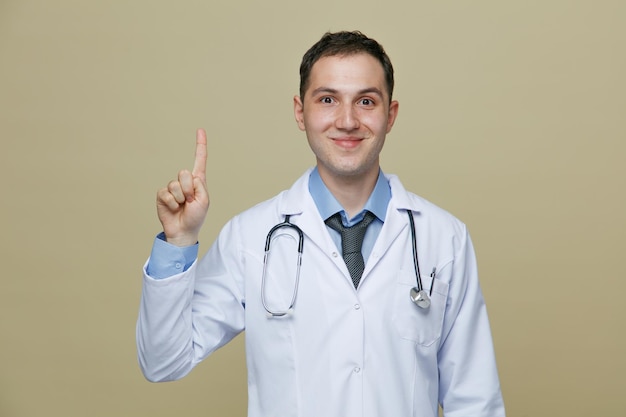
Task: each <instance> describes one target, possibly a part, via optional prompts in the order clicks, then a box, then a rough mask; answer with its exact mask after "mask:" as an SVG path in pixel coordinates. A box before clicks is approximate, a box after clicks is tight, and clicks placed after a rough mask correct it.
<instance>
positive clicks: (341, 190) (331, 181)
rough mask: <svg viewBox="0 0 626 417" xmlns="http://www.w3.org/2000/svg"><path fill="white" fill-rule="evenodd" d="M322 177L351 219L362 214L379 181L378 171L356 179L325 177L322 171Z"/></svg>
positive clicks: (334, 176)
mask: <svg viewBox="0 0 626 417" xmlns="http://www.w3.org/2000/svg"><path fill="white" fill-rule="evenodd" d="M320 177H321V178H322V181H324V184H326V187H328V190H329V191H330V192H331V193H332V195H333V196H334V197H335V198H336V199H337V201H338V202H339V204H341V206H342V207H343V208H344V210H345V211H346V213H347V215H348V217H349V218H352V217H354V216H355V215H356V214H358V213H360V212H361V211H362V210H363V207H364V206H365V203H367V200H368V198H369V197H370V195H371V194H372V191H374V187H375V186H376V181H377V180H378V170H373V171H372V172H369V173H366V174H365V175H358V176H354V177H350V176H346V177H339V176H336V175H325V173H324V172H323V171H322V170H320Z"/></svg>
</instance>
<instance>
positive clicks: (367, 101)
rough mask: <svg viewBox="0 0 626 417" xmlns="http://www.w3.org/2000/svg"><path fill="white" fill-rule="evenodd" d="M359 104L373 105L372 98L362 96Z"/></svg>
mask: <svg viewBox="0 0 626 417" xmlns="http://www.w3.org/2000/svg"><path fill="white" fill-rule="evenodd" d="M361 104H362V105H363V106H373V105H374V100H372V99H370V98H362V99H361Z"/></svg>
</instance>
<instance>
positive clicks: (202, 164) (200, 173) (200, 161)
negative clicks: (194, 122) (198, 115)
mask: <svg viewBox="0 0 626 417" xmlns="http://www.w3.org/2000/svg"><path fill="white" fill-rule="evenodd" d="M206 161H207V147H206V132H205V131H204V129H198V130H197V132H196V159H195V161H194V164H193V171H192V172H191V173H192V174H193V176H194V177H200V178H201V179H202V180H203V181H204V180H205V179H206Z"/></svg>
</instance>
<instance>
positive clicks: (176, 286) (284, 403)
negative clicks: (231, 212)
mask: <svg viewBox="0 0 626 417" xmlns="http://www.w3.org/2000/svg"><path fill="white" fill-rule="evenodd" d="M308 178H309V172H306V173H305V174H304V175H303V176H302V177H301V178H300V179H299V180H298V181H297V182H296V183H295V184H294V185H293V187H292V188H291V189H289V190H287V191H284V192H282V193H280V194H279V195H278V196H276V197H274V198H273V199H271V200H268V201H266V202H263V203H261V204H259V205H257V206H255V207H253V208H251V209H250V210H247V211H245V212H244V213H242V214H240V215H238V216H236V217H234V218H233V219H232V220H231V221H229V222H228V223H227V224H226V225H225V226H224V228H223V230H222V231H221V233H220V235H219V237H218V238H217V240H216V242H215V243H214V244H213V246H212V247H211V248H210V250H209V251H208V252H207V254H206V256H204V257H203V258H202V259H201V260H200V261H197V262H195V263H194V264H193V265H192V266H191V268H189V270H187V271H186V272H184V273H182V274H178V275H175V276H172V277H169V278H166V279H161V280H155V279H152V278H151V277H149V276H148V275H146V273H145V268H144V281H143V291H142V299H141V306H140V312H139V318H138V322H137V346H138V353H139V362H140V366H141V368H142V371H143V372H144V375H145V376H146V378H147V379H149V380H151V381H167V380H174V379H179V378H181V377H183V376H184V375H186V374H187V373H188V372H189V371H190V370H191V369H192V368H193V367H194V366H195V365H196V364H197V363H199V362H200V361H201V360H203V359H204V358H206V357H207V356H208V355H209V354H210V353H211V352H213V351H215V350H216V349H217V348H219V347H221V346H223V345H224V344H226V343H227V342H228V341H230V340H231V339H232V338H233V337H235V336H236V335H237V334H239V333H240V332H242V331H244V330H245V344H246V360H247V367H248V416H250V417H278V416H281V417H282V416H294V417H295V416H298V417H404V416H420V417H436V416H437V415H438V414H437V413H438V411H437V409H438V403H439V402H440V403H441V404H442V405H443V408H444V413H445V415H446V416H447V417H455V416H456V417H472V416H474V417H500V416H504V406H503V402H502V396H501V392H500V386H499V381H498V375H497V370H496V364H495V359H494V352H493V346H492V339H491V333H490V328H489V323H488V318H487V311H486V309H485V304H484V301H483V297H482V293H481V289H480V286H479V282H478V276H477V270H476V262H475V256H474V251H473V248H472V244H471V241H470V238H469V235H468V233H467V230H466V227H465V225H464V224H462V223H461V222H460V221H458V220H457V219H456V218H454V217H453V216H451V215H450V214H449V213H447V212H446V211H444V210H442V209H440V208H438V207H436V206H435V205H433V204H431V203H429V202H427V201H426V200H424V199H422V198H420V197H418V196H416V195H414V194H411V193H409V192H407V191H406V190H405V189H404V188H403V186H402V185H401V183H400V181H399V180H398V179H397V178H396V177H395V176H392V175H388V176H387V178H388V180H389V183H390V186H391V193H392V198H391V201H390V203H389V208H388V210H387V218H386V219H385V222H384V225H383V228H382V230H381V232H380V235H379V237H378V239H377V240H376V243H375V245H374V248H373V250H372V253H371V255H370V257H369V258H368V260H367V263H366V265H365V270H364V272H363V276H362V279H361V283H360V285H359V288H358V291H357V290H355V288H354V286H353V284H352V281H351V279H350V275H349V273H348V270H347V268H346V265H345V263H344V261H343V258H342V256H341V254H340V253H338V250H337V247H336V245H335V244H334V243H333V241H332V239H331V237H330V234H329V232H328V230H327V227H326V225H325V224H324V222H323V220H322V218H321V217H320V215H319V212H318V210H317V208H316V206H315V203H314V202H313V199H312V197H311V195H310V194H309V191H308ZM407 209H408V210H411V211H413V213H414V216H415V227H416V232H417V247H418V254H419V265H420V270H421V277H422V281H423V284H424V287H425V288H426V289H427V290H429V289H430V288H431V285H432V287H433V288H432V296H431V299H432V304H431V306H430V308H428V309H422V308H419V307H417V306H416V305H415V304H413V303H412V302H411V300H410V299H409V291H410V289H411V288H412V287H414V286H415V284H416V278H415V272H414V266H413V258H412V256H411V253H412V252H411V251H412V249H411V233H410V228H409V221H408V217H407V213H406V210H407ZM285 215H291V219H290V220H291V222H292V223H294V224H297V225H298V226H299V227H300V228H301V229H302V231H303V232H304V248H303V257H302V269H301V276H300V283H299V286H298V292H297V299H296V304H295V307H294V311H293V314H291V315H288V316H286V317H281V318H269V317H268V315H267V313H266V311H265V310H264V308H263V305H262V303H261V275H262V269H263V257H264V247H265V241H266V236H267V233H268V231H269V230H270V229H271V228H272V227H273V226H274V225H276V224H277V223H280V222H282V221H284V219H285ZM290 242H291V241H290V239H283V238H282V236H281V237H279V238H278V239H276V241H275V242H273V243H272V245H275V246H276V247H274V246H273V247H272V252H271V256H270V258H271V259H270V264H269V265H270V266H269V267H268V279H267V282H266V288H265V295H266V298H267V301H268V304H270V307H274V308H275V309H276V310H279V309H281V308H286V307H287V306H288V304H289V300H290V298H291V296H292V293H293V288H294V278H295V272H294V271H295V268H294V265H295V263H296V252H295V250H294V249H293V248H295V246H296V242H295V241H294V242H291V243H290ZM285 243H287V244H285ZM289 244H291V249H289V248H288V246H289ZM433 268H436V276H435V279H434V280H432V279H431V277H430V276H429V274H430V272H431V271H432V270H433ZM285 271H288V272H285Z"/></svg>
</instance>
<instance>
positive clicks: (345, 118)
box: [335, 104, 360, 130]
mask: <svg viewBox="0 0 626 417" xmlns="http://www.w3.org/2000/svg"><path fill="white" fill-rule="evenodd" d="M335 126H336V127H337V129H341V130H355V129H358V128H359V126H360V122H359V117H358V114H357V112H356V109H355V108H354V107H353V106H352V105H350V104H345V105H342V106H340V108H339V109H338V110H337V118H336V119H335Z"/></svg>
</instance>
